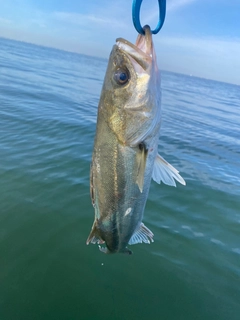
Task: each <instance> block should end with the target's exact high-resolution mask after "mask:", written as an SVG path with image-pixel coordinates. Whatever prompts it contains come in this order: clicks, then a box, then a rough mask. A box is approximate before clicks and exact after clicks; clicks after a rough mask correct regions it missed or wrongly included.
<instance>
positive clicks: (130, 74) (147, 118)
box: [99, 26, 161, 146]
mask: <svg viewBox="0 0 240 320" xmlns="http://www.w3.org/2000/svg"><path fill="white" fill-rule="evenodd" d="M160 101H161V90H160V76H159V71H158V66H157V59H156V54H155V50H154V45H153V41H152V33H151V30H150V28H149V27H148V26H146V27H145V34H144V35H140V34H139V35H138V37H137V40H136V44H132V43H130V42H129V41H127V40H125V39H123V38H118V39H117V40H116V45H114V46H113V49H112V52H111V54H110V58H109V63H108V68H107V72H106V76H105V80H104V85H103V90H102V95H101V101H100V102H103V103H100V104H99V105H100V108H99V109H100V112H103V114H104V117H105V119H106V122H107V123H108V125H109V126H110V128H112V130H113V131H114V132H115V134H116V135H117V137H118V140H119V141H120V142H121V143H122V144H125V145H130V146H135V145H137V144H138V143H139V142H141V141H143V140H144V139H145V138H146V137H147V135H149V134H151V133H152V130H154V129H156V127H158V129H159V128H160V124H159V123H160V118H161V108H160Z"/></svg>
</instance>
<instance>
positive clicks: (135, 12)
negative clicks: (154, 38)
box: [132, 0, 166, 35]
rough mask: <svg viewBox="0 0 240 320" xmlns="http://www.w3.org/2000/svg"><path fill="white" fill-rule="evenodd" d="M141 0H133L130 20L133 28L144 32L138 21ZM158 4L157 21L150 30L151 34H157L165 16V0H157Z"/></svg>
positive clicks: (141, 32)
mask: <svg viewBox="0 0 240 320" xmlns="http://www.w3.org/2000/svg"><path fill="white" fill-rule="evenodd" d="M141 4H142V0H133V4H132V20H133V24H134V27H135V29H136V30H137V32H138V33H140V34H143V35H144V34H145V32H144V29H143V27H142V26H141V23H140V8H141ZM158 6H159V21H158V24H157V26H156V28H155V29H154V30H151V32H152V33H153V34H157V33H158V32H159V31H160V30H161V28H162V26H163V23H164V20H165V16H166V0H158Z"/></svg>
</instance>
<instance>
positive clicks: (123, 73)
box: [114, 69, 130, 85]
mask: <svg viewBox="0 0 240 320" xmlns="http://www.w3.org/2000/svg"><path fill="white" fill-rule="evenodd" d="M129 78H130V77H129V73H128V72H127V70H123V69H118V70H116V72H115V74H114V80H115V81H116V82H117V83H118V84H121V85H123V84H125V83H127V82H128V80H129Z"/></svg>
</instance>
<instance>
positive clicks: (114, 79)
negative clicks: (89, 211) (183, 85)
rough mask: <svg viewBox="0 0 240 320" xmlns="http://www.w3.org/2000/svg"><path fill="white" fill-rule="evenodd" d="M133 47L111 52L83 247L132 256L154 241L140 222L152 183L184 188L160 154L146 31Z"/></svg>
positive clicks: (156, 81) (153, 65) (152, 56)
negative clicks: (90, 216)
mask: <svg viewBox="0 0 240 320" xmlns="http://www.w3.org/2000/svg"><path fill="white" fill-rule="evenodd" d="M144 31H145V34H144V35H141V34H139V35H138V37H137V40H136V44H135V45H134V44H132V43H131V42H129V41H127V40H125V39H123V38H118V39H116V44H115V45H114V46H113V48H112V51H111V53H110V57H109V61H108V66H107V70H106V74H105V78H104V82H103V87H102V92H101V96H100V100H99V105H98V114H97V126H96V135H95V140H94V148H93V154H92V163H91V173H90V194H91V199H92V204H93V207H94V210H95V219H94V223H93V226H92V229H91V232H90V234H89V237H88V238H87V241H86V244H90V243H92V244H96V243H97V244H98V246H99V249H100V251H102V252H104V253H126V254H132V251H131V250H130V249H129V248H128V245H132V244H137V243H148V244H149V243H151V242H153V241H154V240H153V236H154V234H153V233H152V231H151V230H150V229H149V228H147V227H146V226H145V225H144V223H143V222H142V220H143V214H144V209H145V205H146V201H147V197H148V193H149V187H150V183H151V179H153V180H154V181H156V182H157V183H159V184H160V183H161V182H163V183H165V184H168V185H171V186H176V182H175V180H176V181H178V182H180V183H181V184H183V185H185V181H184V179H183V178H182V177H181V176H180V174H179V171H177V170H176V169H175V168H174V167H173V166H172V165H170V164H169V163H168V162H167V161H166V160H165V159H163V158H162V157H161V156H160V155H159V154H158V143H159V134H160V125H161V118H162V112H161V79H160V72H159V70H158V66H157V59H156V53H155V50H154V44H153V41H152V33H151V29H150V27H149V26H145V27H144Z"/></svg>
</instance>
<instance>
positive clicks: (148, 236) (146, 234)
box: [128, 223, 154, 244]
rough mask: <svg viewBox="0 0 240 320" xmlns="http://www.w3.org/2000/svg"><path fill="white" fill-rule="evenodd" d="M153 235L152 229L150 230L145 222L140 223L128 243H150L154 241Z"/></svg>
mask: <svg viewBox="0 0 240 320" xmlns="http://www.w3.org/2000/svg"><path fill="white" fill-rule="evenodd" d="M153 236H154V234H153V233H152V231H151V230H149V229H148V228H147V227H146V226H145V225H144V224H143V223H141V224H140V226H139V228H138V229H137V230H136V231H135V232H134V234H133V235H132V237H131V239H130V240H129V242H128V244H137V243H143V242H144V243H148V244H150V242H153V241H154V240H153Z"/></svg>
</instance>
